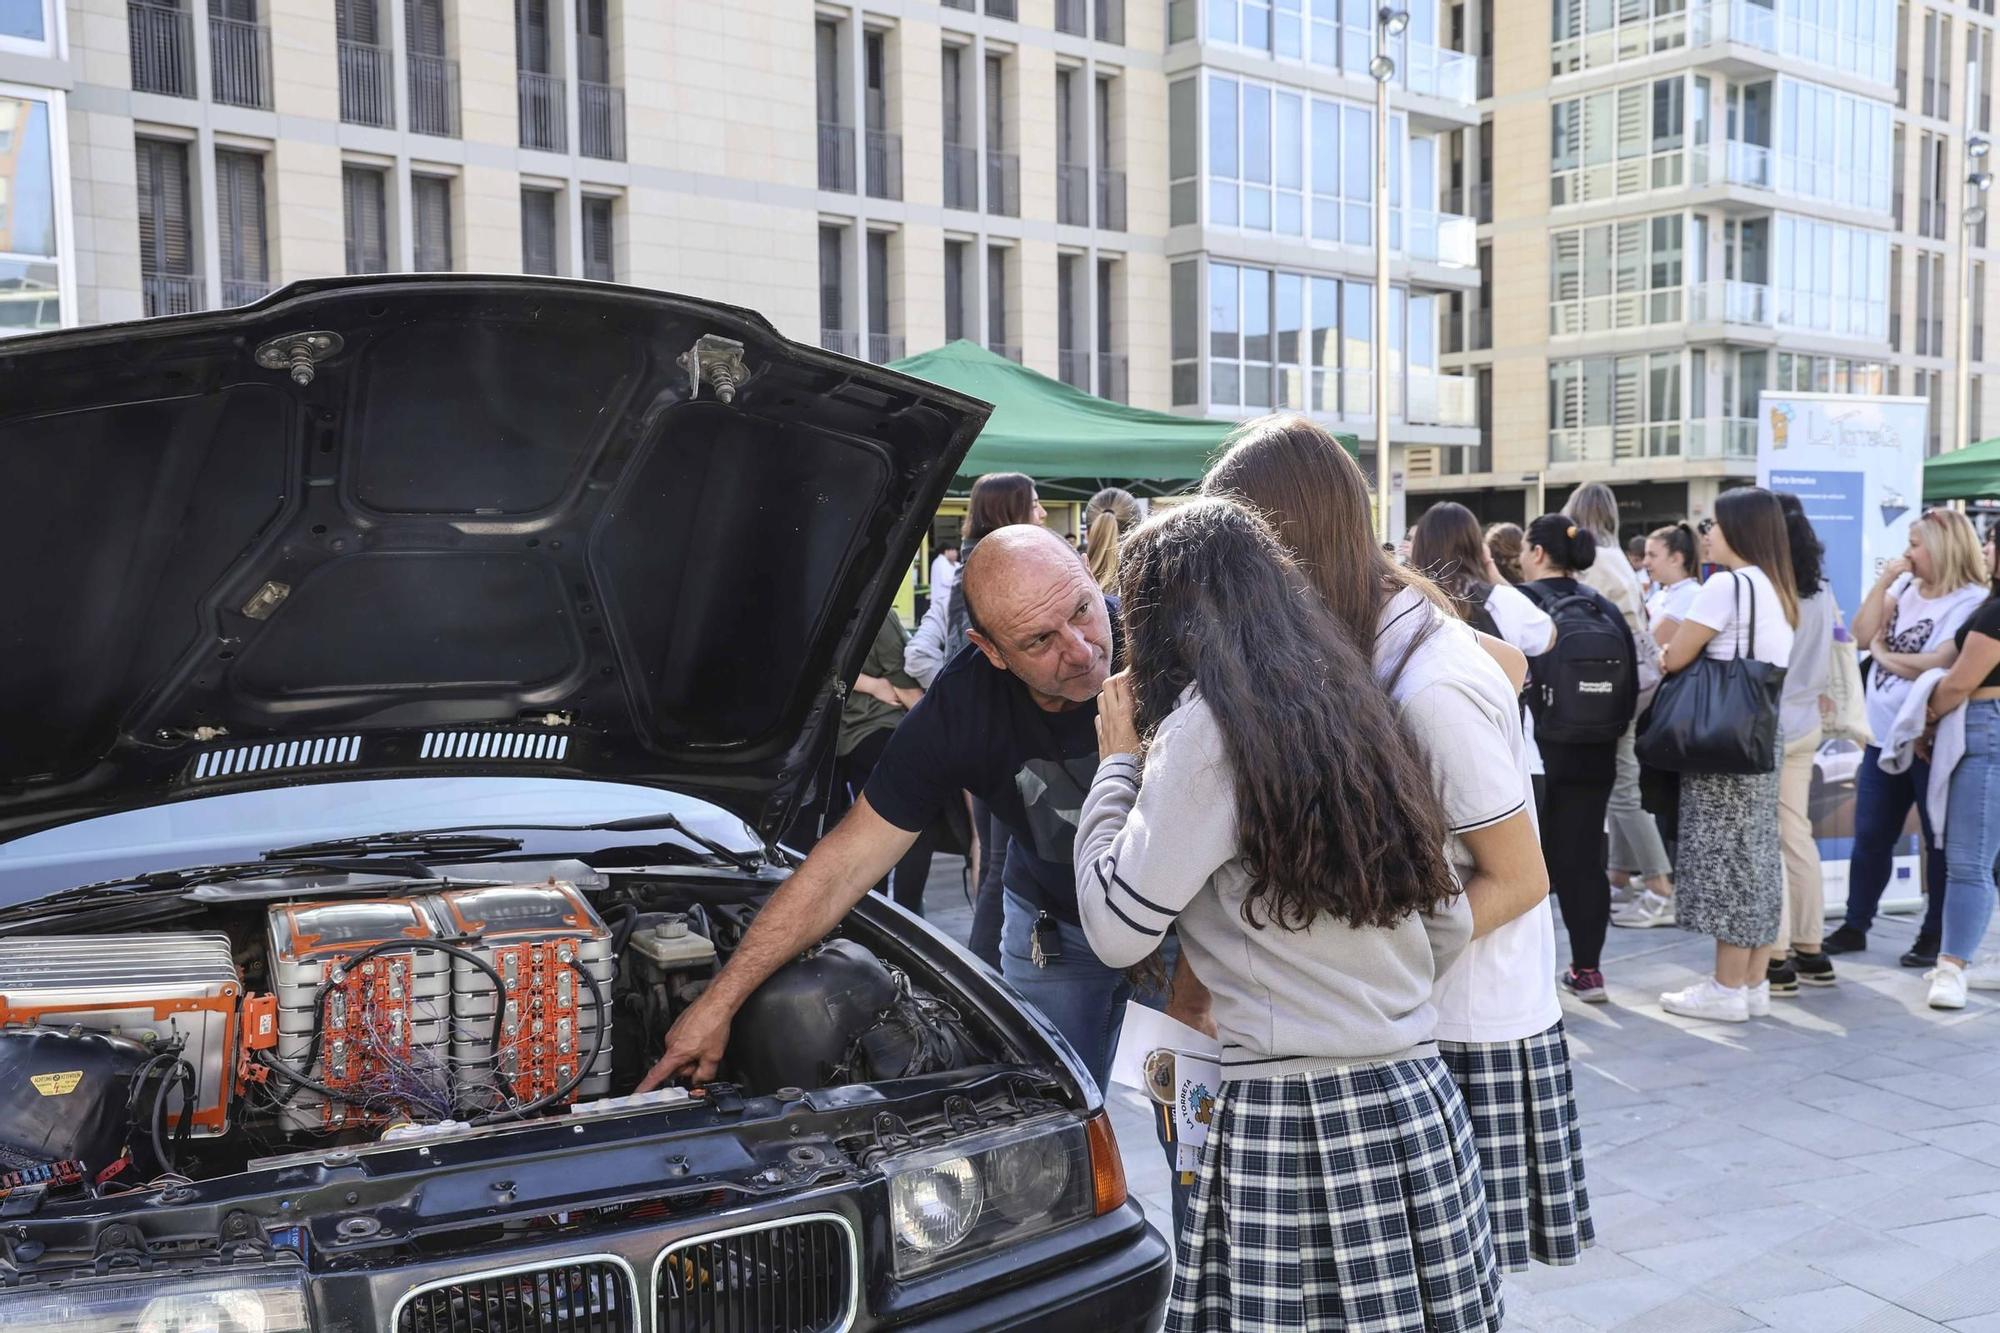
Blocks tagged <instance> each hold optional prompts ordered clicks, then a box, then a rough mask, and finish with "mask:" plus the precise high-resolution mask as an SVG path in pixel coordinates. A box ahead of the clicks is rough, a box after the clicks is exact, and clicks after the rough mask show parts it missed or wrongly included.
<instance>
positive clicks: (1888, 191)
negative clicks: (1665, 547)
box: [1411, 0, 1994, 524]
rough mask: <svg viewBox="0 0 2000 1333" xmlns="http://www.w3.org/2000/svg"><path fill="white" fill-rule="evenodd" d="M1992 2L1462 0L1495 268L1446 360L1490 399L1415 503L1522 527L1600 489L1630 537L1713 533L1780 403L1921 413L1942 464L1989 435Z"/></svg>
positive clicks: (1476, 160) (1420, 486)
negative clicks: (1779, 397) (1759, 432)
mask: <svg viewBox="0 0 2000 1333" xmlns="http://www.w3.org/2000/svg"><path fill="white" fill-rule="evenodd" d="M1991 9H1992V0H1978V3H1977V5H1976V6H1972V5H1961V4H1946V3H1927V2H1926V0H1903V2H1901V3H1899V2H1898V0H1651V2H1650V3H1621V4H1615V5H1614V4H1610V3H1605V2H1604V0H1534V2H1533V3H1529V2H1527V0H1522V2H1520V3H1516V0H1499V4H1498V5H1497V6H1496V4H1495V3H1494V0H1467V3H1466V4H1464V5H1463V6H1461V7H1460V8H1459V10H1458V11H1457V12H1458V14H1459V20H1458V22H1459V24H1460V27H1461V30H1462V32H1463V35H1464V40H1465V45H1466V48H1467V49H1468V50H1469V51H1472V52H1475V53H1477V55H1478V56H1479V58H1480V62H1481V80H1482V84H1483V87H1482V92H1483V93H1485V94H1486V95H1485V96H1484V97H1483V98H1482V101H1481V103H1480V110H1481V120H1480V123H1479V125H1478V127H1477V129H1476V130H1475V131H1472V132H1469V133H1468V134H1466V135H1465V136H1464V137H1463V138H1462V140H1461V141H1460V142H1459V143H1457V144H1455V145H1454V146H1453V149H1452V153H1453V157H1454V160H1455V161H1462V162H1463V164H1464V169H1465V172H1466V175H1467V177H1468V180H1469V182H1470V188H1471V192H1472V195H1473V197H1474V198H1475V199H1476V200H1477V205H1478V206H1477V217H1478V222H1479V242H1478V243H1479V246H1480V255H1481V259H1480V271H1481V275H1482V276H1481V283H1480V286H1479V289H1478V291H1477V292H1476V293H1474V294H1473V295H1472V296H1471V297H1470V298H1469V299H1467V300H1465V301H1463V302H1462V303H1461V305H1460V306H1459V308H1457V309H1455V310H1452V311H1448V312H1447V330H1446V342H1447V345H1448V346H1449V347H1451V348H1453V349H1454V350H1453V352H1452V353H1451V354H1450V355H1448V356H1447V357H1446V358H1445V364H1446V365H1447V366H1451V367H1453V368H1458V369H1461V370H1462V371H1463V373H1467V374H1472V375H1475V376H1477V377H1479V378H1480V379H1481V380H1482V382H1490V383H1491V385H1492V397H1491V408H1490V410H1489V411H1488V412H1487V413H1485V414H1484V415H1483V416H1482V421H1481V439H1480V443H1479V446H1478V448H1477V449H1475V450H1473V451H1468V452H1466V453H1462V454H1458V455H1449V454H1443V453H1439V454H1436V455H1430V456H1421V455H1420V456H1418V457H1415V458H1413V459H1412V474H1413V475H1412V480H1411V488H1412V490H1413V492H1415V493H1416V494H1415V497H1414V503H1413V506H1412V507H1413V508H1415V509H1421V508H1422V507H1423V506H1424V505H1426V504H1428V503H1430V502H1432V501H1434V500H1436V499H1441V498H1450V499H1455V500H1459V501H1461V502H1463V503H1467V504H1469V505H1472V506H1473V507H1474V508H1475V511H1476V512H1479V513H1480V514H1481V515H1482V517H1486V518H1488V519H1516V520H1518V519H1520V518H1522V517H1524V516H1532V515H1533V514H1535V513H1537V512H1540V511H1541V510H1542V509H1543V508H1545V507H1553V506H1554V505H1556V504H1558V503H1560V501H1561V499H1562V498H1563V497H1564V496H1565V495H1566V494H1567V492H1568V491H1569V490H1570V489H1572V488H1573V487H1574V486H1575V485H1577V484H1579V483H1581V482H1583V481H1586V480H1608V481H1611V482H1613V483H1614V484H1615V485H1617V487H1618V488H1619V491H1620V495H1621V500H1622V501H1623V503H1624V508H1625V509H1626V511H1627V517H1628V520H1630V521H1631V522H1632V523H1633V524H1651V523H1652V522H1654V521H1658V520H1664V519H1668V518H1678V517H1680V516H1682V515H1692V516H1695V517H1700V516H1703V515H1705V514H1707V513H1708V512H1709V510H1710V507H1711V506H1712V504H1713V501H1714V497H1715V496H1716V494H1717V493H1719V491H1720V490H1722V489H1724V488H1726V487H1727V486H1729V485H1732V484H1736V483H1737V482H1740V481H1742V480H1745V479H1747V478H1749V477H1750V476H1751V475H1753V474H1754V472H1755V455H1756V422H1755V419H1754V418H1755V415H1756V405H1757V395H1758V393H1759V392H1760V391H1761V390H1763V389H1766V388H1771V389H1790V390H1804V391H1814V392H1830V393H1881V392H1889V393H1905V394H1919V395H1923V396H1926V397H1928V398H1929V399H1930V401H1931V407H1932V411H1931V437H1932V438H1931V441H1930V444H1931V448H1932V450H1933V451H1934V452H1935V451H1936V450H1937V449H1940V448H1943V447H1948V446H1956V445H1960V444H1963V443H1966V442H1969V441H1971V440H1976V439H1978V438H1979V436H1980V431H1981V428H1982V424H1984V425H1987V426H1990V425H1992V424H1994V423H1993V422H1992V421H1991V420H1989V421H1988V422H1986V423H1982V422H1981V420H1980V410H1979V404H1980V399H1981V390H1982V388H1983V387H1984V383H1985V377H1986V374H1987V373H1988V371H1989V369H1990V368H1989V367H1988V366H1987V365H1985V347H1984V338H1983V330H1984V324H1985V319H1986V314H1987V301H1988V297H1989V293H1987V291H1986V284H1985V268H1986V260H1987V254H1986V240H1987V236H1986V230H1985V228H1984V227H1983V226H1978V227H1972V228H1967V227H1965V226H1964V225H1962V221H1961V219H1962V217H1963V209H1964V207H1965V205H1966V203H1967V200H1966V199H1965V198H1964V197H1963V193H1964V190H1965V183H1964V182H1965V177H1966V175H1967V172H1968V170H1970V169H1971V168H1972V167H1976V165H1977V164H1976V163H1971V162H1969V161H1968V159H1967V157H1966V153H1965V149H1966V142H1967V134H1966V126H1967V119H1966V116H1967V112H1968V109H1969V110H1970V113H1971V115H1972V118H1973V123H1974V124H1975V125H1976V126H1977V128H1979V129H1981V130H1984V129H1986V128H1988V127H1989V121H1990V93H1991V87H1992V74H1991V70H1992V50H1993V35H1992V34H1993V25H1994V19H1993V17H1992V15H1991V12H1990V11H1991ZM1496 11H1497V12H1496ZM1503 17H1504V22H1501V19H1502V18H1503ZM1968 58H1979V59H1980V64H1979V69H1980V70H1981V71H1983V72H1981V73H1977V74H1975V75H1974V76H1973V84H1974V86H1968V77H1967V65H1966V62H1967V60H1968ZM1961 284H1963V286H1962V285H1961ZM1961 295H1963V296H1964V297H1965V308H1966V310H1967V312H1968V314H1967V316H1966V317H1967V318H1968V319H1969V320H1970V321H1971V329H1970V332H1971V334H1972V342H1973V352H1972V361H1973V364H1972V367H1971V386H1972V388H1971V392H1970V393H1968V394H1967V395H1966V397H1967V401H1966V402H1965V403H1963V404H1961V403H1959V402H1958V401H1956V397H1957V395H1956V393H1955V389H1954V374H1953V370H1954V367H1955V365H1956V361H1955V357H1954V351H1955V339H1956V337H1957V324H1958V320H1959V310H1960V299H1961Z"/></svg>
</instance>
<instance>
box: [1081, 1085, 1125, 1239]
mask: <svg viewBox="0 0 2000 1333" xmlns="http://www.w3.org/2000/svg"><path fill="white" fill-rule="evenodd" d="M1084 1132H1085V1134H1086V1136H1087V1137H1088V1138H1089V1139H1090V1183H1091V1186H1092V1188H1093V1189H1094V1191H1095V1192H1096V1195H1097V1215H1098V1216H1099V1217H1102V1216H1104V1215H1105V1214H1106V1213H1108V1212H1111V1211H1113V1210H1114V1209H1118V1208H1123V1207H1124V1206H1125V1197H1126V1190H1125V1159H1124V1158H1122V1157H1120V1156H1119V1155H1118V1136H1117V1135H1116V1134H1115V1133H1113V1132H1112V1130H1111V1113H1110V1112H1109V1111H1099V1112H1098V1113H1097V1114H1096V1115H1094V1116H1092V1117H1091V1118H1090V1120H1089V1122H1088V1123H1086V1124H1085V1125H1084Z"/></svg>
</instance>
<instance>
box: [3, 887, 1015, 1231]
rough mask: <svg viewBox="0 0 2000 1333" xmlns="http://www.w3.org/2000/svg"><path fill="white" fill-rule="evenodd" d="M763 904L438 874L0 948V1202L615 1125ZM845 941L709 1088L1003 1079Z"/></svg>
mask: <svg viewBox="0 0 2000 1333" xmlns="http://www.w3.org/2000/svg"><path fill="white" fill-rule="evenodd" d="M595 878H598V879H599V880H602V879H603V877H601V876H597V877H595ZM762 896H763V894H762V892H761V891H745V890H744V889H742V888H737V889H734V890H726V889H724V888H723V887H722V886H721V885H720V884H714V883H710V884H702V885H699V886H692V887H691V886H689V885H686V884H682V885H674V884H659V883H647V882H643V881H634V882H631V883H626V882H622V881H621V882H618V883H617V884H616V885H615V886H614V887H611V888H609V889H607V890H605V891H601V892H597V893H586V892H585V891H583V890H582V889H580V888H579V887H578V886H577V884H576V883H573V882H569V881H566V880H563V879H559V878H554V877H551V878H549V879H546V880H544V881H541V882H532V883H528V882H524V883H513V882H495V881H493V880H490V879H487V880H481V881H476V882H472V883H458V882H454V881H452V880H443V881H436V880H431V881H416V882H413V883H411V884H410V885H409V886H408V888H407V891H401V892H394V893H381V892H376V893H371V894H370V895H369V896H365V897H364V896H349V897H333V898H329V897H326V896H323V895H315V894H314V893H312V892H311V891H310V890H306V891H302V892H300V893H298V894H297V895H296V896H289V897H279V898H275V899H274V898H271V897H268V896H260V897H259V898H258V899H257V900H256V901H252V902H243V903H233V902H232V903H203V904H201V905H200V906H198V907H196V908H194V910H193V911H192V912H191V913H190V914H189V916H188V918H186V919H177V920H175V921H174V922H173V923H172V928H171V929H148V930H135V931H133V932H130V933H117V932H107V933H93V934H84V933H78V934H61V935H57V934H31V935H15V936H10V937H7V938H3V939H0V1207H6V1206H8V1201H9V1200H10V1199H13V1196H16V1195H20V1194H22V1193H25V1192H32V1193H34V1194H37V1195H40V1196H42V1198H44V1199H46V1200H48V1201H51V1202H53V1201H59V1200H62V1199H80V1198H86V1197H89V1198H108V1197H111V1196H115V1195H117V1194H123V1193H130V1192H133V1191H137V1190H143V1189H148V1188H162V1187H171V1186H175V1185H185V1184H187V1183H190V1182H199V1181H203V1180H208V1179H213V1178H216V1177H218V1176H223V1175H227V1174H231V1173H234V1172H238V1171H242V1170H245V1169H247V1168H254V1167H256V1166H258V1165H260V1164H264V1163H269V1162H272V1161H276V1160H281V1159H285V1158H287V1157H292V1156H295V1155H297V1154H300V1153H309V1152H314V1151H321V1150H326V1149H335V1148H342V1147H366V1146H370V1145H377V1144H385V1143H394V1142H396V1141H397V1140H399V1139H421V1138H426V1137H431V1136H436V1135H440V1134H450V1133H453V1132H464V1133H468V1134H470V1133H478V1132H483V1131H486V1130H488V1129H490V1128H492V1127H496V1126H502V1125H506V1124H520V1123H525V1122H530V1121H533V1120H536V1119H538V1118H544V1117H549V1116H553V1115H556V1114H560V1113H566V1112H570V1111H572V1109H573V1108H576V1109H579V1113H580V1109H581V1108H591V1109H597V1108H596V1106H595V1105H594V1104H598V1103H602V1104H603V1108H604V1109H614V1108H616V1107H617V1105H618V1103H619V1099H627V1098H630V1097H631V1094H632V1092H633V1090H634V1089H635V1088H636V1086H637V1084H638V1083H639V1081H640V1079H642V1078H643V1077H644V1076H645V1074H646V1072H647V1071H648V1070H649V1069H650V1067H651V1065H652V1063H653V1062H654V1061H655V1060H656V1059H657V1058H658V1057H659V1055H660V1053H661V1051H662V1050H663V1048H664V1044H665V1040H666V1034H667V1030H668V1028H669V1027H670V1026H671V1025H672V1023H673V1021H674V1020H675V1018H677V1017H678V1016H679V1014H680V1013H681V1012H682V1011H683V1010H685V1009H686V1007H687V1006H688V1004H689V1003H690V1002H692V1001H693V999H694V998H695V997H696V996H698V995H700V994H701V992H702V991H703V990H704V989H705V988H706V987H707V985H708V984H709V982H710V981H711V980H712V978H713V977H714V976H715V974H716V972H717V970H718V969H719V968H720V967H721V966H722V964H724V963H725V962H727V960H728V958H729V956H730V955H731V953H733V952H734V950H735V948H736V947H737V944H738V943H739V941H740V940H741V938H742V935H743V932H744V931H745V929H747V927H748V926H749V924H750V921H751V920H752V918H753V917H754V915H755V913H756V910H757V908H758V906H759V905H760V903H761V899H762ZM861 933H865V932H861ZM856 934H857V932H855V931H853V930H852V929H851V928H850V927H849V926H843V928H842V929H841V931H839V932H836V934H834V935H833V936H830V937H829V938H828V939H826V940H824V941H822V942H821V943H820V944H819V945H816V946H815V947H813V948H812V949H809V950H807V951H806V952H805V953H804V954H803V955H802V956H800V957H799V958H797V959H794V960H792V961H791V962H789V963H788V964H786V965H785V966H783V967H781V968H780V969H779V970H778V971H777V972H776V973H774V974H773V975H772V976H771V978H770V979H769V980H768V981H767V982H766V983H765V985H764V986H762V987H761V988H760V989H759V990H758V991H756V992H755V993H754V994H753V995H752V996H751V997H750V999H749V1000H748V1001H747V1002H746V1003H745V1004H744V1006H743V1008H742V1009H741V1011H740V1012H739V1014H738V1016H737V1018H736V1021H735V1024H734V1026H733V1036H732V1040H731V1043H730V1046H729V1048H728V1051H727V1054H726V1056H725V1059H724V1064H723V1068H722V1070H721V1072H720V1074H719V1081H721V1082H727V1083H729V1084H731V1085H732V1086H733V1088H734V1089H736V1090H737V1091H738V1092H739V1093H740V1095H745V1096H754V1095H769V1094H773V1093H777V1094H784V1093H790V1094H792V1095H794V1096H796V1095H797V1094H798V1091H799V1090H800V1089H802V1088H803V1089H812V1088H836V1087H842V1086H847V1085H853V1084H862V1083H873V1082H878V1081H884V1080H893V1079H899V1078H907V1077H915V1076H919V1075H925V1074H935V1073H941V1072H945V1071H950V1070H957V1069H964V1068H968V1067H972V1066H976V1065H980V1064H984V1063H988V1062H992V1061H994V1060H996V1059H1001V1058H1005V1048H1006V1043H1005V1042H1004V1041H1003V1040H1002V1039H1001V1038H1000V1037H999V1036H998V1035H997V1034H996V1033H995V1032H993V1031H991V1030H989V1029H987V1028H985V1027H984V1026H983V1025H982V1024H981V1023H980V1022H979V1020H978V1017H977V1015H974V1014H968V1013H963V1012H961V1009H960V1007H959V1006H956V1005H954V1004H953V1003H952V1002H951V1001H950V1000H949V999H948V998H947V997H945V996H942V995H940V994H937V993H935V991H934V990H933V989H932V988H931V987H929V986H926V985H925V984H923V983H922V981H920V980H919V979H918V977H919V976H921V975H922V974H923V973H922V969H921V968H919V967H913V966H912V960H910V959H898V958H895V957H893V956H890V957H885V956H884V955H885V954H891V955H893V951H894V948H895V946H894V945H893V944H892V943H890V942H889V941H887V940H886V939H876V940H873V944H874V946H875V947H871V944H870V942H865V941H864V940H863V939H861V938H856ZM913 974H914V975H913ZM669 1091H670V1093H671V1094H672V1095H678V1096H686V1095H687V1093H686V1092H684V1091H681V1090H669ZM660 1095H661V1094H660V1093H653V1094H647V1096H648V1097H651V1098H658V1097H659V1096H660ZM635 1100H637V1099H635ZM13 1202H14V1203H15V1204H18V1203H20V1202H21V1200H19V1199H13Z"/></svg>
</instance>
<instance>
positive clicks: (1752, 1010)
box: [1743, 981, 1771, 1018]
mask: <svg viewBox="0 0 2000 1333" xmlns="http://www.w3.org/2000/svg"><path fill="white" fill-rule="evenodd" d="M1743 1007H1744V1008H1745V1009H1746V1010H1747V1011H1748V1012H1749V1014H1750V1017H1752V1018H1769V1017H1770V1016H1771V983H1770V982H1768V981H1760V982H1758V983H1757V984H1756V985H1754V986H1745V987H1744V988H1743Z"/></svg>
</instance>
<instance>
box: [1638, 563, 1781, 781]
mask: <svg viewBox="0 0 2000 1333" xmlns="http://www.w3.org/2000/svg"><path fill="white" fill-rule="evenodd" d="M1729 577H1730V579H1731V580H1732V581H1733V584H1734V590H1735V594H1736V615H1735V621H1736V626H1737V635H1738V638H1737V647H1736V653H1737V655H1736V656H1735V657H1732V658H1728V659H1722V658H1714V657H1710V656H1708V654H1706V653H1703V654H1702V655H1701V656H1700V657H1697V658H1696V659H1695V660H1694V662H1693V664H1692V665H1690V666H1689V667H1688V668H1687V669H1686V670H1684V671H1680V672H1677V673H1676V674H1674V675H1671V676H1668V677H1667V678H1666V679H1665V680H1664V681H1662V682H1661V683H1660V692H1659V693H1658V694H1657V695H1656V696H1654V698H1653V707H1652V711H1651V712H1649V713H1648V714H1647V715H1646V725H1645V729H1644V730H1643V731H1642V732H1641V733H1640V735H1639V738H1638V747H1637V748H1638V754H1639V761H1640V762H1641V763H1644V764H1650V765H1652V766H1653V767H1654V768H1664V769H1668V770H1670V771H1672V772H1676V773H1770V772H1772V771H1774V770H1775V769H1776V768H1777V767H1778V760H1779V754H1778V697H1779V695H1780V694H1781V693H1782V691H1783V690H1784V685H1785V669H1784V668H1783V667H1781V666H1773V665H1772V664H1771V663H1769V662H1760V661H1758V660H1757V659H1756V658H1754V657H1748V656H1745V654H1746V653H1748V652H1750V651H1752V650H1753V649H1754V648H1755V647H1756V643H1757V598H1756V596H1755V593H1754V590H1753V592H1752V596H1751V598H1750V625H1749V639H1748V645H1747V646H1746V645H1745V641H1744V639H1743V637H1742V635H1743V576H1742V575H1741V574H1738V573H1736V572H1734V571H1733V570H1732V571H1731V572H1730V576H1729Z"/></svg>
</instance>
